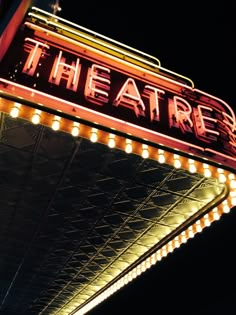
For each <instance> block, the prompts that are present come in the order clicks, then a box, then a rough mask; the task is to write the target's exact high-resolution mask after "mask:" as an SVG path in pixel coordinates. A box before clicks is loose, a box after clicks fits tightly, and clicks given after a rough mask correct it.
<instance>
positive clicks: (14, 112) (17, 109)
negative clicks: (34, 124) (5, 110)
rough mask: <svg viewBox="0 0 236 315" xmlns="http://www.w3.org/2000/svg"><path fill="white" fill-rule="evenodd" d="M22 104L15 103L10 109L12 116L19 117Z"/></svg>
mask: <svg viewBox="0 0 236 315" xmlns="http://www.w3.org/2000/svg"><path fill="white" fill-rule="evenodd" d="M20 108H21V104H19V103H15V104H14V106H13V107H12V109H11V111H10V116H11V117H13V118H17V117H18V116H19V113H20Z"/></svg>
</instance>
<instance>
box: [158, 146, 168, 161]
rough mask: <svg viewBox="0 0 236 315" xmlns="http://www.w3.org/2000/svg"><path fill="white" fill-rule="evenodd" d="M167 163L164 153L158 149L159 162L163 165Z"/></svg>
mask: <svg viewBox="0 0 236 315" xmlns="http://www.w3.org/2000/svg"><path fill="white" fill-rule="evenodd" d="M165 161H166V158H165V155H164V151H163V150H161V149H158V162H159V163H161V164H162V163H165Z"/></svg>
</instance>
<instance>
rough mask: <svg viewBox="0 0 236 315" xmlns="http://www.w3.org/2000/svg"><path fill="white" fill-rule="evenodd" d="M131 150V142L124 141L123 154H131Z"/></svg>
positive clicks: (128, 140)
mask: <svg viewBox="0 0 236 315" xmlns="http://www.w3.org/2000/svg"><path fill="white" fill-rule="evenodd" d="M132 150H133V148H132V140H130V139H126V144H125V152H126V153H131V152H132Z"/></svg>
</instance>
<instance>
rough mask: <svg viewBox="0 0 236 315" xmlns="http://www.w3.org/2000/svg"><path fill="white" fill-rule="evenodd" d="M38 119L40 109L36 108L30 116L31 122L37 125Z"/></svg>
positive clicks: (39, 117)
mask: <svg viewBox="0 0 236 315" xmlns="http://www.w3.org/2000/svg"><path fill="white" fill-rule="evenodd" d="M40 119H41V110H39V109H36V110H35V112H34V114H33V116H32V119H31V121H32V123H33V124H35V125H37V124H39V123H40Z"/></svg>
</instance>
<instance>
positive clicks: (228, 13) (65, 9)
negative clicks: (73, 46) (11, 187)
mask: <svg viewBox="0 0 236 315" xmlns="http://www.w3.org/2000/svg"><path fill="white" fill-rule="evenodd" d="M46 3H48V2H46ZM60 5H61V7H62V11H61V12H60V13H59V14H58V15H59V16H61V17H63V18H65V19H68V20H70V21H73V22H75V23H77V24H79V25H81V26H83V27H87V28H89V29H91V30H93V31H96V32H98V33H101V34H103V35H105V36H108V37H111V38H112V39H114V40H117V41H120V42H122V43H124V44H126V45H130V46H132V47H133V48H136V49H138V50H141V51H143V52H145V53H148V54H150V55H153V56H154V57H157V58H158V59H159V60H160V61H161V64H162V66H163V67H164V68H167V69H169V70H171V71H175V72H177V73H179V74H182V75H185V76H187V77H189V78H191V79H192V81H193V82H194V83H195V87H196V88H197V89H200V90H202V91H204V92H207V93H209V94H212V95H214V96H217V97H219V98H221V99H223V100H224V101H226V102H227V103H228V104H229V105H230V106H231V107H232V108H235V106H236V102H235V101H236V98H235V90H236V89H235V70H236V67H235V56H236V37H235V30H236V18H235V14H236V2H235V1H227V0H226V1H223V2H222V1H220V2H218V1H201V3H200V1H195V2H191V1H173V2H171V1H162V2H160V3H159V1H157V2H155V1H153V2H146V1H141V2H138V1H134V2H131V1H124V2H120V1H117V2H116V1H110V2H109V1H107V2H104V3H103V2H102V1H86V0H85V1H79V2H77V1H72V0H71V1H70V0H61V1H60ZM235 249H236V211H234V210H232V212H231V213H230V214H227V215H224V216H223V218H222V219H221V220H220V221H217V222H215V223H214V224H213V225H212V226H211V227H209V228H207V229H206V230H205V231H204V232H203V233H201V234H199V235H197V236H196V237H195V238H194V239H191V240H190V241H189V242H188V243H187V244H185V245H183V247H181V248H180V249H178V250H177V251H175V252H174V253H172V254H171V255H169V256H168V257H167V258H166V259H164V260H163V261H162V262H161V263H159V264H158V265H156V266H154V267H152V268H151V270H149V271H148V272H146V273H145V275H144V276H141V277H140V278H138V279H136V280H135V281H134V282H132V283H131V284H130V285H128V286H126V287H125V288H124V289H122V290H121V291H119V292H118V293H117V294H116V295H113V296H112V297H110V298H109V299H108V300H107V301H106V302H104V303H103V304H102V305H100V306H98V307H96V308H95V309H94V310H92V311H91V312H90V313H89V314H90V315H108V314H109V315H110V314H113V315H114V314H127V313H128V312H131V313H132V314H151V313H152V314H155V315H158V314H188V315H213V314H214V315H215V314H227V315H231V314H232V315H235V314H236V298H235V297H236V258H235Z"/></svg>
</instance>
